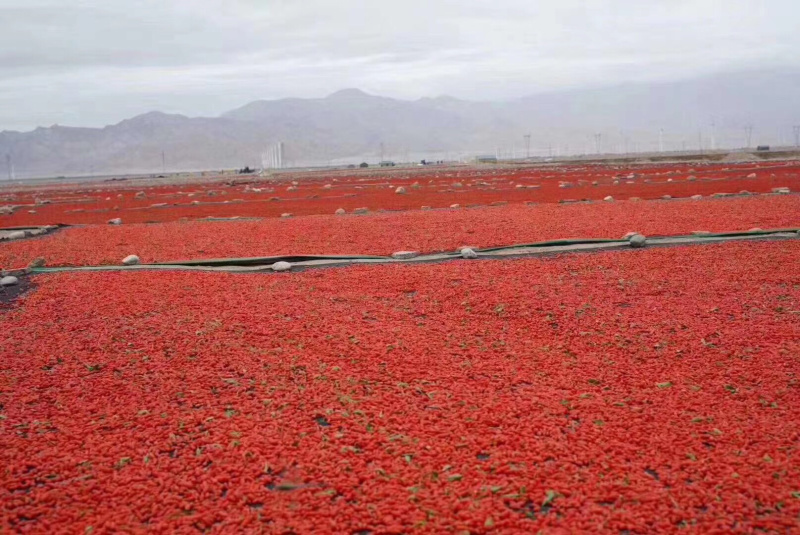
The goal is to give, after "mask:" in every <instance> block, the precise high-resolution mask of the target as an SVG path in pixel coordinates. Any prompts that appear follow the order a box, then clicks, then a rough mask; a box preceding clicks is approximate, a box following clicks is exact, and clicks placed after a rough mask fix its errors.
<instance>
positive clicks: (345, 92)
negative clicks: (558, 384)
mask: <svg viewBox="0 0 800 535" xmlns="http://www.w3.org/2000/svg"><path fill="white" fill-rule="evenodd" d="M798 89H800V71H796V72H795V71H789V72H783V71H763V72H746V73H727V74H723V75H710V76H705V77H698V78H695V79H691V80H682V81H674V82H673V81H667V82H662V83H658V84H652V83H650V84H637V83H626V84H615V85H609V86H606V87H600V88H592V89H572V90H565V91H560V92H549V93H541V94H536V95H530V96H526V97H521V98H518V99H512V100H506V101H496V102H492V101H472V100H462V99H459V98H456V97H452V96H448V95H440V96H438V97H422V98H419V99H416V100H401V99H395V98H390V97H384V96H379V95H372V94H369V93H367V92H365V91H363V90H361V89H356V88H346V89H342V90H339V91H336V92H334V93H331V94H329V95H328V96H326V97H322V98H313V99H300V98H284V99H276V100H256V101H252V102H249V103H247V104H245V105H243V106H240V107H238V108H235V109H232V110H229V111H227V112H225V113H222V114H221V115H219V116H217V117H189V116H186V115H182V114H175V113H164V112H161V111H150V112H147V113H143V114H139V115H136V116H134V117H131V118H128V119H124V120H122V121H120V122H118V123H116V124H113V125H107V126H104V127H101V128H88V127H79V126H78V127H71V126H62V125H53V126H51V127H39V128H36V129H34V130H31V131H28V132H15V131H3V132H0V156H4V155H6V154H8V155H10V156H11V159H12V162H13V166H14V169H15V171H16V176H17V177H20V178H24V177H27V176H55V175H69V174H77V175H81V174H89V173H90V172H94V173H102V174H113V173H138V172H161V171H162V156H161V155H162V153H164V154H165V155H166V161H167V170H169V171H177V170H189V169H194V170H196V169H221V168H233V167H243V166H245V165H249V166H250V167H260V166H261V154H262V153H263V152H264V151H265V150H266V149H267V147H269V146H270V145H272V144H274V143H277V142H278V141H282V142H283V143H284V145H285V147H286V149H285V150H286V154H285V160H287V161H289V162H290V163H291V164H293V165H313V164H325V163H330V162H332V161H333V162H343V161H347V162H351V163H356V162H358V161H360V160H368V161H373V162H374V161H377V159H379V158H380V156H381V155H382V154H383V155H384V156H385V157H389V158H393V159H406V158H407V159H412V160H415V159H421V158H426V157H427V158H428V159H442V158H444V157H446V156H447V157H451V158H452V157H456V156H464V155H468V154H470V153H471V154H477V153H486V152H491V153H494V152H495V151H498V150H500V151H506V152H507V154H508V155H509V156H510V155H513V154H516V155H517V156H524V152H526V151H527V148H525V150H524V151H523V136H524V135H526V134H530V135H531V148H532V151H531V153H532V154H534V155H536V154H538V155H543V154H544V153H545V151H547V152H548V153H553V150H554V148H555V151H556V152H572V153H580V152H595V151H597V150H598V149H599V150H600V151H601V152H609V151H617V152H621V151H622V148H623V145H624V146H625V149H626V150H628V149H630V150H636V149H638V150H656V149H657V148H658V147H659V145H660V143H661V142H662V141H661V136H663V139H664V142H665V144H666V148H667V149H680V148H681V147H687V146H688V148H694V147H696V146H697V145H698V144H700V143H705V144H706V145H709V144H716V146H718V147H720V146H742V145H743V144H744V141H743V139H744V136H745V128H746V127H748V125H755V126H752V127H751V131H752V133H753V140H754V143H753V144H756V143H755V141H757V142H758V143H759V144H760V143H762V142H763V143H767V144H770V143H771V144H778V143H779V142H791V141H793V140H792V139H791V137H792V136H791V126H792V125H793V124H797V122H798V121H797V119H800V91H798ZM712 125H713V127H712ZM662 130H663V131H664V133H663V134H662V133H661V131H662ZM698 133H699V138H700V139H699V140H698ZM704 136H705V141H704V140H703V137H704ZM737 143H739V144H740V145H737ZM0 165H2V161H1V159H0ZM4 174H5V173H2V172H0V176H2V175H4Z"/></svg>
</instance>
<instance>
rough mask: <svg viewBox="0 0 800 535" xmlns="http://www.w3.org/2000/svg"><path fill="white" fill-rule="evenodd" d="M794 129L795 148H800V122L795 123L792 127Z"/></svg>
mask: <svg viewBox="0 0 800 535" xmlns="http://www.w3.org/2000/svg"><path fill="white" fill-rule="evenodd" d="M792 131H793V132H794V148H795V149H798V148H800V124H798V125H795V126H793V127H792Z"/></svg>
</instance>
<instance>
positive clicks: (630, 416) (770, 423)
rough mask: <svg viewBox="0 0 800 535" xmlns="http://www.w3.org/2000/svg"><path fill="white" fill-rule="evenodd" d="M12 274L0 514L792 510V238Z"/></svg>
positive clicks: (165, 528)
mask: <svg viewBox="0 0 800 535" xmlns="http://www.w3.org/2000/svg"><path fill="white" fill-rule="evenodd" d="M775 199H777V198H775ZM737 202H738V201H737ZM748 202H750V201H748ZM631 204H632V203H631ZM723 205H724V203H722V202H720V203H719V206H723ZM637 206H638V205H637ZM659 206H663V207H664V208H665V209H669V207H671V206H672V205H671V204H667V203H665V204H663V205H661V204H659ZM712 206H717V204H715V203H711V202H709V203H707V204H705V203H704V204H703V209H704V210H705V209H706V208H710V207H712ZM726 206H729V205H726ZM749 206H757V204H756V203H754V204H752V205H749ZM576 210H577V209H576ZM576 213H577V212H576ZM689 213H691V211H687V212H684V213H683V216H685V217H690V216H689V215H688V214H689ZM618 216H619V214H618ZM465 217H466V216H465ZM620 217H621V216H620ZM565 219H566V218H565ZM363 221H367V219H364V220H363ZM637 223H638V224H640V225H643V224H644V222H643V221H642V220H640V221H638V222H637ZM707 223H709V224H710V221H707ZM385 224H386V225H387V226H389V225H390V224H391V222H388V223H385ZM444 224H446V223H443V225H444ZM459 224H460V225H466V224H468V220H461V222H460V223H459ZM581 224H582V225H583V227H580V228H579V227H575V230H576V231H577V230H581V231H586V230H587V229H588V230H589V231H590V232H589V234H594V232H591V230H592V229H594V228H600V229H603V228H604V227H603V226H602V225H603V223H602V222H597V226H595V225H594V222H591V223H590V222H587V221H583V222H582V223H581ZM659 224H660V225H661V224H664V220H660V221H659ZM123 228H125V227H124V225H123ZM136 228H142V229H145V230H143V231H142V232H148V231H147V229H149V228H150V227H136ZM172 228H173V230H174V231H175V232H178V230H175V229H179V228H180V227H179V226H176V227H172ZM219 228H220V229H223V228H234V227H222V226H220V227H219ZM366 228H368V227H366ZM568 228H571V227H568ZM659 228H661V227H659ZM115 230H119V229H115ZM475 230H476V234H475V236H476V237H481V234H479V232H480V231H481V228H480V227H478V226H476V227H475ZM535 230H536V229H535ZM620 230H626V229H623V228H622V227H619V228H614V229H613V231H614V232H615V233H619V231H620ZM70 232H73V231H70ZM365 232H368V230H365ZM69 235H70V234H68V233H64V236H69ZM109 236H110V237H107V238H103V239H102V241H101V243H102V244H103V245H104V246H105V244H113V241H114V239H115V237H114V236H113V235H109ZM132 236H133V234H131V235H128V236H123V235H119V236H116V239H133V238H132ZM145 236H146V235H144V234H143V235H142V236H140V237H139V238H137V239H143V240H146V239H147V238H146V237H145ZM227 236H228V234H226V233H225V231H223V230H220V232H219V240H220V241H224V239H225V238H226V237H227ZM538 236H540V235H537V234H535V232H534V233H532V234H530V235H525V237H523V238H522V239H529V237H538ZM87 237H88V236H87ZM462 237H463V235H459V239H461V238H462ZM58 239H66V238H62V237H59V236H54V237H53V242H54V243H57V242H58ZM154 239H155V238H154ZM491 239H495V238H491ZM497 239H500V238H497ZM503 239H505V237H503ZM41 241H42V242H44V241H45V240H41ZM31 243H33V242H31ZM37 243H38V242H37ZM139 243H143V242H139ZM160 243H164V242H163V240H162V241H161V242H160ZM437 243H438V242H437ZM453 243H455V242H453ZM3 247H5V246H3ZM172 251H173V250H171V252H170V254H172ZM174 251H175V253H176V254H183V251H181V250H178V249H176V250H174ZM223 252H224V251H223ZM268 252H274V251H271V250H269V247H266V248H265V250H258V251H253V253H259V254H260V253H268ZM325 252H330V251H327V250H326V251H325ZM186 253H187V254H189V253H192V251H190V250H187V251H186ZM52 254H54V255H55V254H56V253H55V252H54V253H52ZM59 254H61V255H64V256H62V258H63V259H64V260H63V261H64V262H68V261H70V260H69V259H68V257H67V256H66V255H67V252H66V251H60V252H59ZM115 254H116V253H115ZM151 254H152V255H153V256H154V257H157V255H159V254H166V253H162V252H161V251H160V250H158V249H153V253H151ZM236 254H240V253H236ZM85 260H87V259H86V258H82V259H81V260H80V261H85ZM89 260H96V259H89ZM33 283H34V286H35V287H34V288H33V289H31V290H30V291H28V292H27V293H26V294H25V295H24V296H23V297H21V298H19V299H18V300H17V301H16V302H15V303H14V304H13V305H12V307H11V308H10V309H8V310H3V311H0V314H2V316H0V317H2V328H0V465H2V467H3V468H2V472H1V475H0V481H2V486H1V487H0V488H1V489H2V490H0V493H2V494H1V495H0V498H1V499H0V504H1V505H0V531H2V532H6V531H7V532H9V533H11V532H21V533H26V532H30V533H33V532H69V533H89V532H92V533H95V534H96V533H112V532H115V533H116V532H139V531H144V530H151V531H155V532H163V533H171V532H190V531H209V532H215V533H217V532H219V533H234V532H268V533H361V534H366V533H375V534H377V533H408V532H414V531H419V532H427V533H445V532H454V533H458V532H461V533H466V532H469V533H489V532H496V533H537V532H538V531H540V530H542V531H543V532H547V533H556V532H592V533H613V534H622V533H655V532H668V531H678V530H682V529H690V530H698V531H703V532H717V533H729V532H738V533H753V532H771V533H787V532H790V531H791V530H793V529H796V528H797V525H798V519H799V515H800V458H799V457H798V444H799V443H800V382H799V381H800V378H798V373H799V372H800V361H799V360H798V355H800V321H798V319H800V315H799V314H800V240H786V241H775V242H760V243H727V244H720V245H704V246H690V247H675V248H660V249H649V250H648V249H641V250H627V251H623V252H609V253H601V254H584V255H566V256H561V257H556V258H550V259H536V260H533V259H528V260H510V261H494V260H491V261H464V260H459V261H453V262H448V263H444V264H428V265H417V266H402V265H389V266H362V267H352V268H346V269H331V270H321V271H308V272H303V273H288V274H274V275H235V274H223V273H202V274H201V273H181V272H159V273H150V272H109V273H63V274H57V275H54V274H49V275H38V276H35V277H34V278H33Z"/></svg>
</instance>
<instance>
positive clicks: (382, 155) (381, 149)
mask: <svg viewBox="0 0 800 535" xmlns="http://www.w3.org/2000/svg"><path fill="white" fill-rule="evenodd" d="M381 161H383V141H381Z"/></svg>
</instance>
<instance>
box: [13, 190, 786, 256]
mask: <svg viewBox="0 0 800 535" xmlns="http://www.w3.org/2000/svg"><path fill="white" fill-rule="evenodd" d="M754 227H760V228H763V229H776V228H794V227H800V197H798V196H797V195H780V196H772V195H769V196H748V197H738V198H722V199H704V200H700V201H694V200H672V201H646V202H628V201H626V202H615V203H594V204H569V205H561V204H541V205H534V206H527V205H522V204H518V205H507V206H491V207H482V208H474V209H466V210H455V209H453V210H451V209H447V210H434V211H421V210H416V211H409V212H390V213H382V214H370V215H352V214H348V215H344V216H336V215H320V216H313V217H298V218H288V219H275V218H273V219H263V220H257V221H224V222H209V221H202V222H201V221H184V222H171V223H163V224H150V225H146V224H132V225H127V224H123V225H119V226H116V225H102V226H97V225H95V226H85V227H72V228H66V229H63V230H60V231H58V232H56V233H54V234H52V235H49V236H46V237H42V238H37V239H35V240H24V241H16V242H10V243H6V244H0V266H6V267H24V266H26V265H28V263H29V262H30V261H32V260H33V259H35V258H44V259H45V260H46V261H47V264H48V265H49V266H81V265H100V264H119V262H120V260H121V259H122V258H124V257H125V256H127V255H129V254H136V255H138V256H139V257H140V258H141V259H142V261H143V262H148V263H152V262H166V261H176V260H193V259H208V258H228V257H233V258H236V257H253V256H277V255H296V254H321V255H325V254H327V255H331V254H375V255H387V254H391V253H392V252H394V251H400V250H414V251H419V252H422V253H430V252H439V251H453V250H456V249H457V248H458V247H461V246H465V245H469V246H473V247H493V246H504V245H512V244H519V243H530V242H535V241H542V240H552V239H561V238H613V239H617V238H620V237H621V236H622V235H624V234H625V233H627V232H630V231H637V232H641V233H644V234H645V235H647V236H655V235H676V234H688V233H690V232H693V231H698V230H704V231H710V232H725V231H746V230H749V229H751V228H754Z"/></svg>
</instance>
